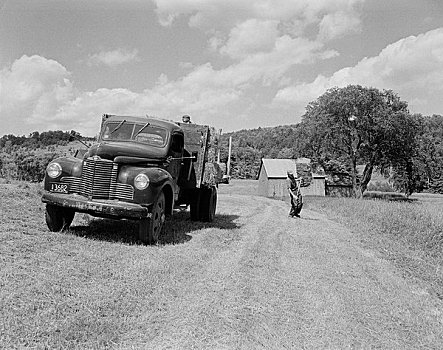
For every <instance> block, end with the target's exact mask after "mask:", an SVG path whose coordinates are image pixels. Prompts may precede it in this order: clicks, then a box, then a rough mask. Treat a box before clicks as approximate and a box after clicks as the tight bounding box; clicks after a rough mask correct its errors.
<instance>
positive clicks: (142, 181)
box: [134, 174, 149, 190]
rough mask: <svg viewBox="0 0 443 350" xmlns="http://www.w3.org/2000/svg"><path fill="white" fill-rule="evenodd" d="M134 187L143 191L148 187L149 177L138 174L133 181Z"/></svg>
mask: <svg viewBox="0 0 443 350" xmlns="http://www.w3.org/2000/svg"><path fill="white" fill-rule="evenodd" d="M134 186H135V188H137V189H138V190H144V189H145V188H146V187H148V186H149V177H148V176H147V175H146V174H138V175H137V176H136V177H135V179H134Z"/></svg>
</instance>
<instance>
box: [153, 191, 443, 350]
mask: <svg viewBox="0 0 443 350" xmlns="http://www.w3.org/2000/svg"><path fill="white" fill-rule="evenodd" d="M287 211H288V206H287V204H286V203H284V202H280V201H272V200H269V199H265V198H261V197H253V198H252V200H251V197H245V196H240V195H221V198H220V201H219V210H218V213H219V216H218V218H219V220H220V218H226V217H230V218H232V219H233V224H235V225H236V226H237V228H232V227H230V228H228V229H223V228H220V229H218V230H215V231H212V232H205V230H202V232H200V233H198V234H195V235H194V236H193V239H192V240H190V241H189V242H187V243H186V244H185V245H184V246H183V247H182V248H179V249H185V250H186V251H188V252H189V254H191V256H192V254H193V252H196V251H199V250H200V251H206V252H207V254H208V256H207V259H206V262H205V264H203V265H202V266H200V268H198V269H196V268H195V266H194V267H193V268H194V269H193V271H189V274H187V275H186V276H185V278H184V280H183V281H177V283H179V284H180V286H181V287H183V288H184V289H185V290H183V289H182V290H181V292H180V298H183V300H182V302H181V303H180V304H178V305H179V306H176V307H177V309H176V310H168V315H169V317H172V319H167V320H166V323H163V325H162V331H161V332H159V333H158V334H157V335H158V337H156V338H155V339H154V341H153V343H151V345H153V346H154V347H163V346H172V347H183V348H245V349H260V348H263V349H283V348H291V349H292V348H295V349H300V348H309V349H319V348H328V349H360V348H364V349H367V348H380V349H419V348H423V349H437V348H441V347H442V346H443V337H442V335H443V327H442V326H443V317H442V303H441V301H439V300H438V299H434V298H433V297H431V296H430V295H428V294H427V293H426V292H425V291H424V289H421V288H420V286H418V285H416V284H414V283H413V282H412V281H407V280H405V279H404V278H403V277H402V276H401V275H400V273H399V272H398V271H397V270H396V269H395V268H394V267H393V266H391V265H390V263H389V262H386V261H384V260H381V259H379V258H377V256H376V255H375V254H374V253H373V252H371V251H368V250H364V249H363V248H361V247H360V246H359V244H358V242H357V241H356V240H355V239H354V238H353V235H352V233H351V232H350V231H349V230H347V229H346V228H345V227H343V226H341V225H339V224H336V223H334V222H331V221H329V220H327V219H326V218H325V217H323V216H322V215H320V214H318V213H316V212H313V211H309V210H304V211H303V212H302V218H300V219H291V218H288V217H287ZM233 213H236V214H237V215H238V217H237V218H235V217H232V215H233ZM175 249H177V248H175ZM182 253H183V252H182ZM184 281H186V283H183V284H181V283H182V282H184ZM172 315H185V317H183V318H182V317H179V318H177V322H176V321H175V320H174V318H173V316H172ZM183 319H188V320H192V322H189V323H186V324H180V320H183ZM163 321H164V320H163ZM175 340H177V341H178V340H179V343H176V342H175Z"/></svg>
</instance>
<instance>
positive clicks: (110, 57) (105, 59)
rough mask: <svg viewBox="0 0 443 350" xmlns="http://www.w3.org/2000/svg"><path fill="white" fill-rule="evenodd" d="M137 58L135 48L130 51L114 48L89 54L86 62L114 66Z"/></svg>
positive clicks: (92, 64)
mask: <svg viewBox="0 0 443 350" xmlns="http://www.w3.org/2000/svg"><path fill="white" fill-rule="evenodd" d="M138 60H140V58H139V56H138V50H137V49H134V50H132V51H128V50H125V49H116V50H112V51H100V52H98V53H95V54H92V55H89V57H88V61H87V62H88V65H90V66H98V65H106V66H108V67H116V66H119V65H122V64H126V63H129V62H134V61H138Z"/></svg>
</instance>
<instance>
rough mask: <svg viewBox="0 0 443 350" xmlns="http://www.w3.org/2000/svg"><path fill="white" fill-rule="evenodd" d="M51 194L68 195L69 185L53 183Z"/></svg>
mask: <svg viewBox="0 0 443 350" xmlns="http://www.w3.org/2000/svg"><path fill="white" fill-rule="evenodd" d="M50 190H51V192H57V193H68V184H60V183H54V182H52V183H51V187H50Z"/></svg>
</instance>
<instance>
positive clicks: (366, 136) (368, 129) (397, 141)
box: [302, 85, 417, 196]
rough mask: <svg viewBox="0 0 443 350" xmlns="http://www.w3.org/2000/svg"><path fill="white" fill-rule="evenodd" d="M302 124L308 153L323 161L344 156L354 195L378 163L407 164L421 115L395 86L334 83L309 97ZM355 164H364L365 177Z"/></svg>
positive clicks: (365, 186) (381, 164)
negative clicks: (416, 114) (339, 85)
mask: <svg viewBox="0 0 443 350" xmlns="http://www.w3.org/2000/svg"><path fill="white" fill-rule="evenodd" d="M302 125H303V128H304V130H305V132H306V136H307V140H306V150H307V151H308V152H309V153H310V156H311V157H313V158H315V159H316V160H317V161H319V162H320V163H322V162H326V161H329V160H331V159H334V160H340V161H342V162H344V163H345V164H346V165H347V167H348V168H349V169H350V173H351V176H352V181H353V187H354V192H355V194H356V196H361V194H362V193H363V192H364V191H365V190H366V188H367V185H368V183H369V181H370V179H371V175H372V171H373V170H374V168H375V167H380V168H386V167H388V166H390V165H393V164H407V162H408V159H410V157H412V154H411V152H412V151H413V150H414V147H415V142H416V137H415V130H416V129H417V121H416V118H415V117H414V116H411V115H410V114H409V111H408V105H407V103H406V102H405V101H402V100H400V98H399V96H398V95H397V94H396V93H394V92H393V91H391V90H383V91H380V90H378V89H375V88H368V87H362V86H360V85H349V86H347V87H344V88H332V89H330V90H328V91H327V92H326V93H324V94H323V95H321V96H320V97H319V98H317V99H316V100H315V101H313V102H311V103H309V104H308V106H307V107H306V113H305V115H304V116H303V119H302ZM405 145H406V146H407V147H405ZM357 164H364V165H365V167H364V171H363V175H362V177H361V181H359V178H358V172H357Z"/></svg>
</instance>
